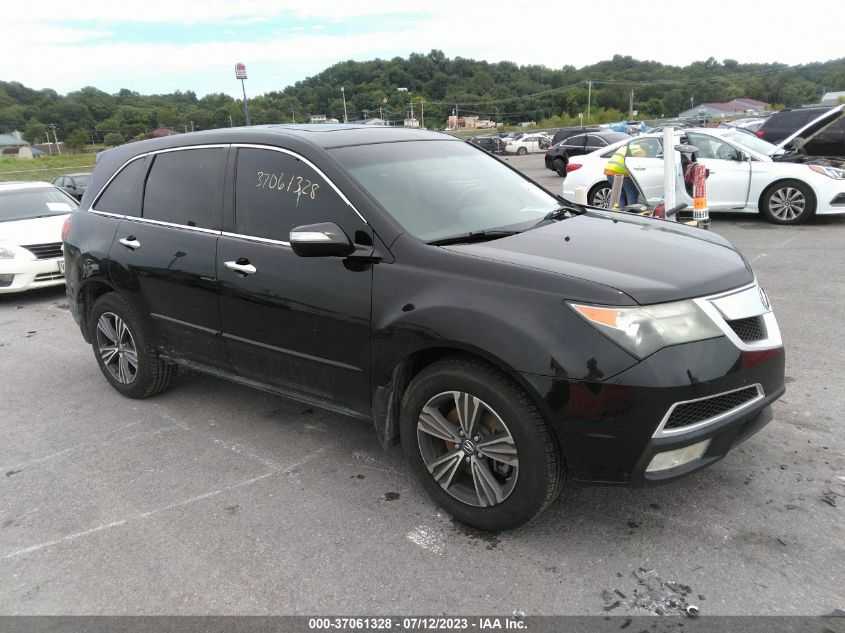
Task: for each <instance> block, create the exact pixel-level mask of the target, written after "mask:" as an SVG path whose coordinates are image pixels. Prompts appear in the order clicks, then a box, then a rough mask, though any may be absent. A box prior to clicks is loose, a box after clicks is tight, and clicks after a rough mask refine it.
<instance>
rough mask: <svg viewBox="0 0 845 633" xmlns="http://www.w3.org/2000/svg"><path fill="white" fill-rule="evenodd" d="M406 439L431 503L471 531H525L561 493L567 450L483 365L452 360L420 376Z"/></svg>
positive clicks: (521, 394)
mask: <svg viewBox="0 0 845 633" xmlns="http://www.w3.org/2000/svg"><path fill="white" fill-rule="evenodd" d="M400 436H401V438H402V448H403V451H404V453H405V457H406V459H407V460H408V462H409V463H410V464H411V468H412V470H413V471H414V474H415V475H416V476H417V478H418V479H419V481H420V483H421V484H422V486H423V488H425V491H426V492H427V493H428V495H429V496H430V497H431V498H432V499H433V500H434V501H435V502H436V503H437V504H438V505H440V506H441V507H443V508H444V509H445V510H446V511H447V512H448V513H449V514H450V515H452V516H453V517H454V518H455V519H457V520H458V521H461V522H463V523H466V524H468V525H471V526H474V527H477V528H480V529H484V530H506V529H511V528H515V527H518V526H520V525H523V524H524V523H527V522H528V521H530V520H531V519H533V518H534V517H535V516H537V515H538V514H540V512H542V511H543V510H544V509H545V508H546V507H547V506H548V505H549V504H550V503H551V502H552V501H553V500H554V499H555V497H556V496H557V494H558V493H559V491H560V487H561V484H562V481H563V465H562V458H561V454H560V448H559V446H558V443H557V439H556V437H555V436H554V434H553V432H552V431H551V429H550V428H549V426H548V425H547V424H546V421H545V420H544V418H543V416H542V414H541V413H540V411H539V410H538V409H537V407H536V406H535V405H534V404H533V403H532V402H531V400H530V399H529V398H528V395H527V394H526V393H525V391H524V390H523V389H522V388H520V387H519V386H518V385H517V384H516V383H514V382H513V380H512V379H511V378H510V377H508V376H507V375H506V374H504V373H503V372H501V371H500V370H498V369H496V368H495V367H493V366H492V365H489V364H487V363H485V362H484V361H481V360H479V359H475V358H471V357H452V358H449V359H445V360H442V361H438V362H436V363H434V364H432V365H430V366H429V367H426V368H425V369H424V370H423V371H422V372H420V373H419V374H418V375H417V376H416V377H415V378H414V380H413V381H412V382H411V384H410V385H409V387H408V389H407V391H406V392H405V395H404V397H403V400H402V412H401V416H400Z"/></svg>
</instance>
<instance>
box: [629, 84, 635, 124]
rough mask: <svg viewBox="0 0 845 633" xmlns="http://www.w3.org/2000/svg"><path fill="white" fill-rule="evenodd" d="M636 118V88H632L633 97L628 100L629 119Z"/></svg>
mask: <svg viewBox="0 0 845 633" xmlns="http://www.w3.org/2000/svg"><path fill="white" fill-rule="evenodd" d="M632 118H634V89H633V88H631V98H630V99H629V100H628V120H629V121H630V120H631V119H632Z"/></svg>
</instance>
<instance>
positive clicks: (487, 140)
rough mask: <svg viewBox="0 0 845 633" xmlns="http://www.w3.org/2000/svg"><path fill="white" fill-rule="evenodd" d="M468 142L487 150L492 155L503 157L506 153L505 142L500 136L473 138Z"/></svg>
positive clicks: (490, 135)
mask: <svg viewBox="0 0 845 633" xmlns="http://www.w3.org/2000/svg"><path fill="white" fill-rule="evenodd" d="M468 142H469V143H472V144H473V145H477V146H478V147H480V148H481V149H483V150H487V151H488V152H490V153H491V154H496V155H501V154H504V153H505V141H504V140H502V138H501V137H500V136H499V135H498V134H489V135H485V136H473V137H472V138H470V139H469V141H468Z"/></svg>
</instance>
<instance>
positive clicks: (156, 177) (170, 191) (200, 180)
mask: <svg viewBox="0 0 845 633" xmlns="http://www.w3.org/2000/svg"><path fill="white" fill-rule="evenodd" d="M225 167H226V149H225V148H219V147H213V148H202V149H190V150H180V151H175V152H164V153H161V154H157V155H156V156H155V160H154V161H153V165H152V167H151V168H150V173H149V175H148V176H147V184H146V187H145V188H144V213H143V215H144V218H145V219H149V220H158V221H160V222H169V223H171V224H180V225H184V226H192V227H199V228H204V229H215V230H219V229H220V224H221V214H222V202H221V192H222V190H223V178H224V173H225Z"/></svg>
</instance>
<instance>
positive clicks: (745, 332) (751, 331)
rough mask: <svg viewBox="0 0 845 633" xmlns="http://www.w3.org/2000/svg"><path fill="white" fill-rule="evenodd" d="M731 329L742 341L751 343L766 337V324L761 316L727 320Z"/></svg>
mask: <svg viewBox="0 0 845 633" xmlns="http://www.w3.org/2000/svg"><path fill="white" fill-rule="evenodd" d="M727 324H728V325H729V326H730V327H731V329H732V330H733V331H734V332H736V335H737V336H738V337H739V340H741V341H742V342H743V343H753V342H754V341H762V340H764V339H765V338H766V324H765V323H764V321H763V317H762V316H753V317H748V318H746V319H736V320H735V321H727Z"/></svg>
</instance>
